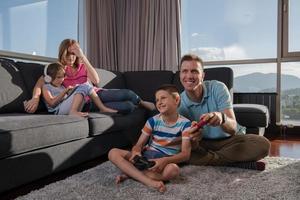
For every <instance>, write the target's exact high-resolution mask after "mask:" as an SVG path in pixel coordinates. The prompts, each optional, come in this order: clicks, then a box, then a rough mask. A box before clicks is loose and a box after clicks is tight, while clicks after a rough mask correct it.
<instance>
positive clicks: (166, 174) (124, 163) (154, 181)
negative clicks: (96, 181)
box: [108, 148, 179, 192]
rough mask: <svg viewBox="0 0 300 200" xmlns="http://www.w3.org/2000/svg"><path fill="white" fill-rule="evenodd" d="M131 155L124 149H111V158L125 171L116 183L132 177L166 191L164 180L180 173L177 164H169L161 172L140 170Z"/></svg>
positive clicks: (109, 156) (109, 155) (109, 154)
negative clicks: (132, 160)
mask: <svg viewBox="0 0 300 200" xmlns="http://www.w3.org/2000/svg"><path fill="white" fill-rule="evenodd" d="M130 156H131V153H130V152H129V151H126V150H122V149H117V148H114V149H112V150H110V151H109V153H108V158H109V160H110V161H111V162H112V163H114V164H115V165H116V166H117V167H118V168H119V169H120V170H121V171H122V172H123V173H124V174H122V175H119V176H117V177H116V183H120V182H122V181H123V180H125V179H127V178H128V177H131V178H133V179H135V180H137V181H140V182H141V183H143V184H144V185H147V186H149V187H152V188H155V189H157V190H158V191H159V192H165V191H166V186H165V184H164V182H163V181H167V180H170V179H173V178H175V177H176V176H178V175H179V167H178V166H177V165H176V164H168V165H167V166H166V167H165V169H164V170H163V171H162V172H161V173H157V172H153V171H150V170H145V171H139V170H138V169H136V168H135V167H134V166H133V164H132V163H131V162H130V161H129V158H130Z"/></svg>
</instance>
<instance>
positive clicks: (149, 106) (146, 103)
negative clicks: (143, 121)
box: [140, 100, 156, 111]
mask: <svg viewBox="0 0 300 200" xmlns="http://www.w3.org/2000/svg"><path fill="white" fill-rule="evenodd" d="M140 105H141V106H143V107H144V108H146V109H148V110H151V111H152V110H155V109H156V107H155V105H154V103H152V102H149V101H143V100H141V102H140Z"/></svg>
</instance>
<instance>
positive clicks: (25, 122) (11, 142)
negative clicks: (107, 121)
mask: <svg viewBox="0 0 300 200" xmlns="http://www.w3.org/2000/svg"><path fill="white" fill-rule="evenodd" d="M85 137H88V121H87V119H85V118H81V117H73V116H65V115H38V114H2V115H1V117H0V158H3V157H7V156H11V155H15V154H20V153H24V152H27V151H32V150H36V149H39V148H45V147H48V146H52V145H56V144H59V143H64V142H68V141H72V140H77V139H80V138H85Z"/></svg>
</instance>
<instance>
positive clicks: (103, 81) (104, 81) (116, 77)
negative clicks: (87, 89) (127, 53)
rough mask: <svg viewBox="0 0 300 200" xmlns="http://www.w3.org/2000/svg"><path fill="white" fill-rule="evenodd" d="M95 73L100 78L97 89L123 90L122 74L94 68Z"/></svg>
mask: <svg viewBox="0 0 300 200" xmlns="http://www.w3.org/2000/svg"><path fill="white" fill-rule="evenodd" d="M96 72H97V73H98V76H99V78H100V84H99V87H103V88H106V89H124V88H125V81H124V77H123V73H122V72H117V71H108V70H104V69H99V68H96Z"/></svg>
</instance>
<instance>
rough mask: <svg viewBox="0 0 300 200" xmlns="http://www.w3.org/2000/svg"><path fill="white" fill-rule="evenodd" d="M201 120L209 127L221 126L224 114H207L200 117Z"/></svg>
mask: <svg viewBox="0 0 300 200" xmlns="http://www.w3.org/2000/svg"><path fill="white" fill-rule="evenodd" d="M200 120H204V121H206V122H207V125H210V126H220V125H221V123H222V113H220V112H211V113H205V114H203V115H202V116H201V117H200Z"/></svg>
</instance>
